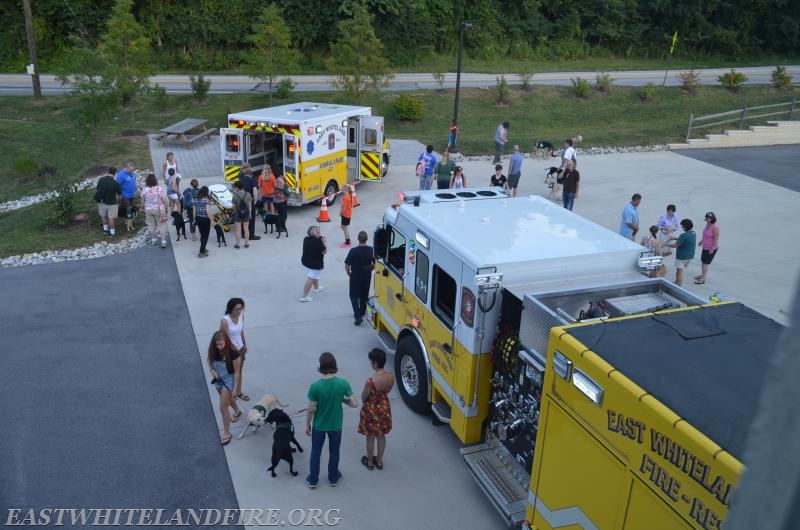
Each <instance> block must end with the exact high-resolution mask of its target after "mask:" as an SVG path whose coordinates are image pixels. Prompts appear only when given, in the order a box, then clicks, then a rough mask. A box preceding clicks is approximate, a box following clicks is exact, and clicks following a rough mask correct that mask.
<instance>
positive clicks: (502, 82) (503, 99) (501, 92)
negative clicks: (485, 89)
mask: <svg viewBox="0 0 800 530" xmlns="http://www.w3.org/2000/svg"><path fill="white" fill-rule="evenodd" d="M496 79H497V84H496V85H495V87H494V95H495V96H496V101H497V103H507V102H508V83H507V82H506V76H504V75H501V76H500V77H498V78H496Z"/></svg>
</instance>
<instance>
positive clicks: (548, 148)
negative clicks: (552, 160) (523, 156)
mask: <svg viewBox="0 0 800 530" xmlns="http://www.w3.org/2000/svg"><path fill="white" fill-rule="evenodd" d="M533 150H534V151H539V152H542V151H543V152H546V153H550V156H552V157H557V156H560V155H561V151H559V150H558V149H556V148H555V146H554V145H553V144H551V143H550V142H548V141H547V140H539V141H538V142H537V141H536V140H535V139H534V141H533Z"/></svg>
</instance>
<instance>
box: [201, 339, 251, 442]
mask: <svg viewBox="0 0 800 530" xmlns="http://www.w3.org/2000/svg"><path fill="white" fill-rule="evenodd" d="M206 359H207V362H208V370H209V372H211V377H212V378H213V379H212V380H211V384H213V385H214V387H215V388H216V389H217V392H218V393H219V411H220V412H221V413H222V445H228V444H229V443H230V441H231V438H232V436H231V423H236V420H238V419H239V416H241V415H242V411H241V410H240V409H239V405H237V404H236V399H234V397H233V379H234V374H236V373H238V372H239V371H240V368H241V363H242V362H241V359H240V358H239V352H237V351H236V350H232V349H231V347H230V346H228V343H227V341H226V340H225V334H224V333H223V332H222V331H217V332H215V333H214V334H213V335H212V336H211V343H210V344H209V345H208V356H207V358H206ZM230 409H233V416H231V413H230Z"/></svg>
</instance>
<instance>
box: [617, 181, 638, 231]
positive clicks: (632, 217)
mask: <svg viewBox="0 0 800 530" xmlns="http://www.w3.org/2000/svg"><path fill="white" fill-rule="evenodd" d="M641 202H642V196H641V195H639V194H638V193H634V194H633V197H631V202H629V203H628V204H626V205H625V208H624V209H623V210H622V220H621V221H620V223H619V235H621V236H623V237H627V238H628V239H631V240H632V239H634V238H635V237H636V233H637V232H638V231H639V211H638V210H637V209H636V208H638V207H639V203H641Z"/></svg>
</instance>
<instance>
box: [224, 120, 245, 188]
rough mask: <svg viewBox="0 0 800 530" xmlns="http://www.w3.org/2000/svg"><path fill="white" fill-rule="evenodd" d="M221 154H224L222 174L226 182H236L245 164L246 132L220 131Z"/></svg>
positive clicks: (240, 130)
mask: <svg viewBox="0 0 800 530" xmlns="http://www.w3.org/2000/svg"><path fill="white" fill-rule="evenodd" d="M219 143H220V146H219V147H220V153H222V174H223V175H225V181H226V182H234V181H236V180H238V178H239V172H240V171H241V170H242V164H244V131H243V130H242V129H224V128H223V129H220V130H219Z"/></svg>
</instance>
